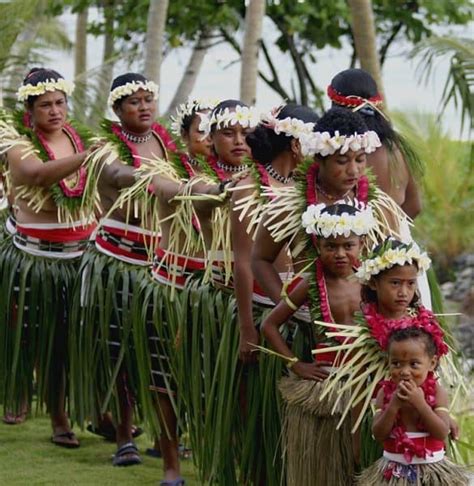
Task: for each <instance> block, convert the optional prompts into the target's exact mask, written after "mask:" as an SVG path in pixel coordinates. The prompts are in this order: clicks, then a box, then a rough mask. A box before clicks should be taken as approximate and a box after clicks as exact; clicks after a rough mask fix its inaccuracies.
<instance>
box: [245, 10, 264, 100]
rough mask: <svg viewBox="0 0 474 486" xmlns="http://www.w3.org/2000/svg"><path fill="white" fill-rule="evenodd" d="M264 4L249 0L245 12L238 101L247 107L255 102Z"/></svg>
mask: <svg viewBox="0 0 474 486" xmlns="http://www.w3.org/2000/svg"><path fill="white" fill-rule="evenodd" d="M265 4H266V2H265V0H249V2H248V5H247V10H246V12H245V35H244V40H243V46H242V68H241V70H240V99H241V100H242V101H243V102H244V103H247V104H248V105H254V104H255V102H256V100H257V79H258V53H259V50H260V44H261V41H262V27H263V19H264V17H265Z"/></svg>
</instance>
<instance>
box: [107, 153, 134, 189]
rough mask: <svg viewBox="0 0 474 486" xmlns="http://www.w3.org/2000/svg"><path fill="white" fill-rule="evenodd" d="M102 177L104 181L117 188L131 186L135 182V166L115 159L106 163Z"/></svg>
mask: <svg viewBox="0 0 474 486" xmlns="http://www.w3.org/2000/svg"><path fill="white" fill-rule="evenodd" d="M100 179H101V182H102V183H106V185H108V186H112V187H114V188H115V189H124V188H125V187H131V186H133V184H134V183H135V168H134V167H131V166H129V165H126V164H123V163H122V162H120V160H118V159H117V160H114V161H113V162H112V163H111V164H104V166H103V168H102V170H101V173H100Z"/></svg>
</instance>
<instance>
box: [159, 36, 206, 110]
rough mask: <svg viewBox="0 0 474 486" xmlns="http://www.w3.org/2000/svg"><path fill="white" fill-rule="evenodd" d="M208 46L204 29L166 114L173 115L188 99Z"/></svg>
mask: <svg viewBox="0 0 474 486" xmlns="http://www.w3.org/2000/svg"><path fill="white" fill-rule="evenodd" d="M208 48H209V39H208V33H207V32H206V31H203V32H202V33H201V35H200V36H199V39H198V40H197V41H196V44H195V46H194V49H193V52H192V53H191V57H190V58H189V62H188V65H187V66H186V70H185V71H184V74H183V77H182V78H181V82H180V83H179V86H178V88H177V89H176V92H175V94H174V97H173V99H172V100H171V103H170V104H169V106H168V109H167V110H166V116H169V115H172V114H173V113H174V111H175V110H176V108H177V107H178V106H179V105H180V104H181V103H184V102H185V101H186V100H187V99H188V97H189V95H190V94H191V91H192V90H193V88H194V85H195V84H196V79H197V77H198V75H199V71H200V70H201V66H202V63H203V61H204V58H205V57H206V53H207V50H208Z"/></svg>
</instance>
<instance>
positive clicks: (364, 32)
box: [347, 0, 384, 95]
mask: <svg viewBox="0 0 474 486" xmlns="http://www.w3.org/2000/svg"><path fill="white" fill-rule="evenodd" d="M347 3H348V5H349V9H350V12H351V17H352V22H351V25H352V34H353V36H354V43H355V48H356V53H357V57H358V59H359V62H360V67H361V68H362V69H365V70H366V71H368V72H369V73H370V74H371V75H372V77H373V78H374V79H375V82H376V83H377V87H378V89H379V93H381V94H382V95H383V92H384V90H383V82H382V73H381V69H380V60H379V55H378V52H377V36H376V32H375V22H374V13H373V10H372V1H371V0H348V1H347Z"/></svg>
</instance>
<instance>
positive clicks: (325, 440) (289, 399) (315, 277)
mask: <svg viewBox="0 0 474 486" xmlns="http://www.w3.org/2000/svg"><path fill="white" fill-rule="evenodd" d="M303 224H304V225H305V227H306V231H307V232H308V234H310V235H311V237H312V239H313V240H314V244H315V251H314V252H313V255H314V257H315V260H314V264H313V265H312V268H311V272H310V277H309V278H308V281H303V282H301V283H300V284H299V285H298V286H297V287H296V288H295V289H294V290H293V291H292V292H290V293H289V294H288V295H285V296H284V297H283V299H282V301H281V302H280V303H279V304H278V305H277V307H276V308H275V309H274V310H273V311H272V312H271V313H270V315H269V316H268V317H267V318H266V319H265V321H264V324H263V333H264V335H265V337H266V339H267V341H268V342H269V344H270V345H271V347H272V348H273V349H274V350H275V352H276V354H277V355H279V356H281V357H283V358H284V359H286V360H287V362H288V364H287V366H288V368H289V369H290V373H289V376H288V377H285V378H283V379H282V380H281V382H280V386H279V387H280V391H281V394H282V397H283V401H284V404H285V407H284V423H283V440H284V450H285V452H286V457H285V459H286V464H285V466H286V479H287V484H301V485H308V486H310V485H318V486H319V485H321V486H322V485H327V484H332V485H335V486H338V485H340V486H342V485H346V484H350V483H351V481H352V475H353V472H354V456H353V452H352V438H351V434H350V428H351V427H350V419H347V420H346V421H345V422H344V424H343V426H342V428H341V429H340V430H337V428H336V426H337V423H338V421H339V419H340V417H341V406H342V405H343V403H341V404H339V405H338V404H335V398H336V396H335V395H332V396H328V397H326V399H325V400H322V401H321V400H320V398H321V392H322V389H323V383H324V380H325V379H326V378H327V377H328V376H329V374H330V373H332V372H333V370H334V369H335V368H337V365H338V362H337V360H336V359H335V356H334V355H333V354H331V353H327V354H326V353H324V354H323V355H322V356H321V357H320V358H318V359H317V360H316V361H310V362H309V361H304V360H302V359H300V357H297V356H295V355H294V354H293V352H291V351H290V349H289V348H288V346H287V344H286V343H285V341H284V339H283V338H282V337H281V335H280V332H279V328H280V326H281V325H282V324H283V323H285V322H286V320H287V319H288V318H289V317H290V316H291V315H292V313H294V312H295V310H296V309H298V307H299V306H300V305H302V304H303V302H305V300H306V299H307V298H309V304H310V311H311V317H312V319H314V320H319V321H323V322H326V323H328V325H330V324H331V323H333V322H335V321H336V320H338V321H339V320H342V321H344V322H346V323H348V324H350V322H351V321H352V318H353V314H354V312H355V311H356V310H357V309H358V307H359V300H360V298H359V295H360V287H359V285H358V283H357V282H356V281H355V280H353V279H351V278H350V277H351V276H352V275H353V273H354V270H353V267H354V266H355V265H356V264H357V261H358V258H359V252H360V250H361V247H362V237H364V236H365V235H367V234H368V233H369V232H370V231H371V230H372V229H373V227H374V225H375V221H374V218H373V215H372V212H371V210H370V209H367V208H364V209H361V210H360V209H358V208H356V207H354V206H349V205H347V204H335V205H331V206H326V207H325V206H324V205H323V204H320V205H318V206H313V207H311V208H310V209H309V210H308V211H307V212H306V213H305V217H304V220H303ZM315 252H317V254H316V253H315ZM330 341H331V340H330V339H329V338H328V337H327V335H325V332H324V330H322V331H321V332H320V333H319V335H318V336H317V348H318V349H324V348H325V347H327V346H328V342H329V343H330ZM334 409H335V410H334ZM333 412H334V414H333Z"/></svg>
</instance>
